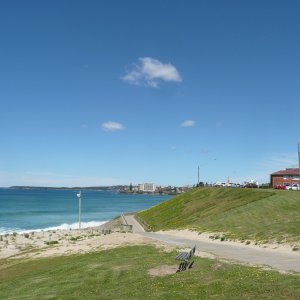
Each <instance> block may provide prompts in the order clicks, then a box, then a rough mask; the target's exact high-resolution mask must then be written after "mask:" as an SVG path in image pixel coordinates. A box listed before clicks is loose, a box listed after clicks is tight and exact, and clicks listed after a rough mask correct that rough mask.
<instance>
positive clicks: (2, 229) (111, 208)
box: [0, 189, 171, 234]
mask: <svg viewBox="0 0 300 300" xmlns="http://www.w3.org/2000/svg"><path fill="white" fill-rule="evenodd" d="M77 193H78V191H75V190H46V189H45V190H35V189H24V190H23V189H22V190H21V189H0V234H5V233H13V232H18V233H21V232H29V231H40V230H56V229H76V228H78V198H77V197H76V194H77ZM170 197H171V196H168V195H146V194H136V195H129V194H120V193H118V192H116V191H92V190H83V191H82V210H81V222H82V223H81V224H82V225H81V226H82V228H87V227H92V226H98V225H101V224H103V223H105V222H107V221H109V220H112V219H113V218H115V217H116V216H118V215H120V214H121V213H122V212H133V211H139V210H143V209H146V208H149V207H151V206H154V205H156V204H158V203H161V202H163V201H165V200H167V199H169V198H170Z"/></svg>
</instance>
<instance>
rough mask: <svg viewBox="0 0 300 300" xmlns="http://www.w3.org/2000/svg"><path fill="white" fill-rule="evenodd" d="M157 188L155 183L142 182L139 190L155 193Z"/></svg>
mask: <svg viewBox="0 0 300 300" xmlns="http://www.w3.org/2000/svg"><path fill="white" fill-rule="evenodd" d="M155 190H156V186H155V184H154V183H141V184H139V191H140V192H146V193H154V192H155Z"/></svg>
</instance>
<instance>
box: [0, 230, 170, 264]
mask: <svg viewBox="0 0 300 300" xmlns="http://www.w3.org/2000/svg"><path fill="white" fill-rule="evenodd" d="M145 244H152V245H155V246H157V247H161V248H163V249H164V250H167V251H171V250H172V249H174V248H175V247H173V246H168V245H166V244H163V243H161V242H158V241H154V240H152V239H148V238H146V237H143V236H141V235H138V234H134V233H129V232H127V233H122V232H112V233H110V234H103V233H102V230H101V229H98V228H88V229H83V230H56V231H42V232H30V233H22V234H10V235H4V236H3V235H2V240H0V259H5V258H10V259H13V258H40V257H49V256H61V255H71V254H80V253H88V252H94V251H100V250H105V249H110V248H115V247H120V246H125V245H145Z"/></svg>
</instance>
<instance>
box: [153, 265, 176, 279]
mask: <svg viewBox="0 0 300 300" xmlns="http://www.w3.org/2000/svg"><path fill="white" fill-rule="evenodd" d="M177 270H178V266H177V265H172V266H169V265H162V266H158V267H155V268H152V269H150V270H149V271H148V274H149V275H150V276H152V277H157V276H167V275H171V274H175V273H176V271H177Z"/></svg>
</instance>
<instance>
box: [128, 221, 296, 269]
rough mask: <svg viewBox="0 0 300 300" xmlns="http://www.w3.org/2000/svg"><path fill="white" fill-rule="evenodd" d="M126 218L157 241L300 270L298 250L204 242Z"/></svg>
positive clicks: (253, 263)
mask: <svg viewBox="0 0 300 300" xmlns="http://www.w3.org/2000/svg"><path fill="white" fill-rule="evenodd" d="M126 219H127V222H128V224H130V225H133V232H134V233H139V234H141V235H143V236H145V237H148V238H151V239H154V240H157V241H161V242H164V243H168V244H172V245H176V246H180V247H193V246H194V245H196V247H197V250H199V251H203V252H208V253H212V254H214V255H216V256H218V257H220V258H225V259H228V260H233V261H236V262H242V263H246V264H252V265H260V266H268V267H271V268H274V269H278V270H281V271H293V272H300V254H299V253H296V252H295V253H293V252H291V253H283V252H279V251H275V250H271V249H264V248H261V249H260V248H259V249H253V248H251V247H247V246H245V245H240V244H236V245H231V244H230V245H229V244H225V243H224V244H223V243H222V244H220V243H216V242H213V241H211V242H204V241H198V240H192V239H185V238H181V237H175V236H171V235H167V234H162V233H155V232H145V231H144V229H143V227H142V226H141V225H140V224H139V223H138V222H137V221H136V219H135V218H134V216H133V215H127V216H126Z"/></svg>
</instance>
